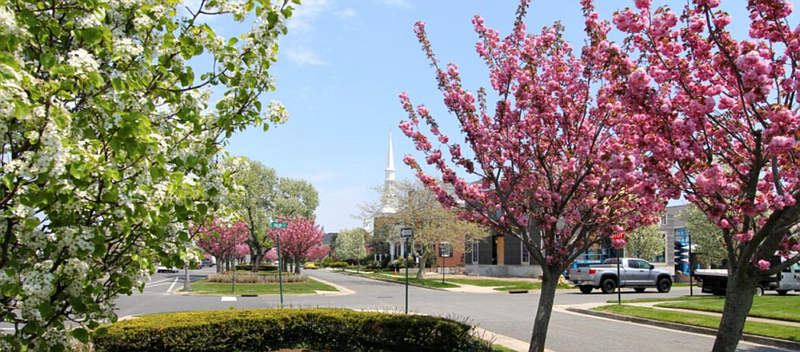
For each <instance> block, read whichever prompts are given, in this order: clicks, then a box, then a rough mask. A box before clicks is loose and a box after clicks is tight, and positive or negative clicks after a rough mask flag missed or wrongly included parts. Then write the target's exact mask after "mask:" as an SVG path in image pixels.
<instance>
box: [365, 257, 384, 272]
mask: <svg viewBox="0 0 800 352" xmlns="http://www.w3.org/2000/svg"><path fill="white" fill-rule="evenodd" d="M366 268H367V270H372V271H380V270H381V262H379V261H377V260H374V261H371V262H369V263H368V264H367V266H366Z"/></svg>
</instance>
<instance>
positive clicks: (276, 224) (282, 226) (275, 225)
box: [269, 222, 286, 229]
mask: <svg viewBox="0 0 800 352" xmlns="http://www.w3.org/2000/svg"><path fill="white" fill-rule="evenodd" d="M269 227H271V228H273V229H285V228H286V223H285V222H272V223H270V224H269Z"/></svg>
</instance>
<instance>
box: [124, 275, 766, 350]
mask: <svg viewBox="0 0 800 352" xmlns="http://www.w3.org/2000/svg"><path fill="white" fill-rule="evenodd" d="M211 272H213V269H204V270H195V271H192V272H191V279H192V281H197V280H201V279H203V278H204V277H205V276H206V275H208V274H209V273H211ZM305 274H308V275H309V276H311V277H314V278H318V279H321V280H324V281H326V282H329V283H333V284H336V285H339V286H343V287H345V288H347V289H349V290H351V291H353V293H350V294H343V295H285V296H284V304H285V306H287V307H321V308H350V309H366V310H384V311H397V312H402V311H403V310H404V287H403V286H402V285H398V284H393V283H385V282H380V281H375V280H370V279H365V278H361V277H355V276H350V275H344V274H339V273H333V272H330V271H327V270H315V271H306V272H305ZM182 288H183V273H179V274H156V275H154V276H153V277H152V279H151V281H150V282H149V283H148V284H147V286H146V288H145V291H144V292H143V293H137V294H134V295H131V296H124V297H120V298H119V299H118V300H117V309H118V310H117V313H118V315H119V316H120V317H126V316H132V315H139V314H149V313H159V312H174V311H189V310H222V309H230V308H231V307H233V308H235V309H257V308H276V307H278V306H279V302H280V301H279V297H278V295H268V296H259V297H239V296H235V297H233V296H228V297H221V296H211V295H185V294H182V293H181V292H180V290H181V289H182ZM697 292H698V290H695V293H697ZM688 294H689V289H688V288H683V287H680V288H673V290H672V291H671V292H670V293H668V294H660V293H656V292H655V290H653V292H651V293H648V292H645V293H642V294H637V293H634V292H633V291H630V292H625V291H623V299H632V298H639V297H676V296H683V295H688ZM615 297H616V296H614V295H604V294H601V293H599V292H597V291H595V292H594V293H592V294H588V295H586V294H582V293H580V292H579V291H577V290H562V291H559V293H558V294H557V295H556V302H555V303H556V306H557V308H556V309H555V310H554V312H553V316H552V319H551V322H550V330H549V332H548V342H547V346H548V349H550V350H552V351H555V352H567V351H585V350H597V349H600V350H604V351H618V352H625V351H631V352H639V351H651V352H662V351H663V352H673V351H681V352H695V351H696V352H701V351H709V350H711V346H712V344H713V340H714V339H713V337H712V336H706V335H698V334H693V333H686V332H680V331H674V330H667V329H661V328H657V327H652V326H645V325H639V324H633V323H627V322H620V321H614V320H606V319H601V318H595V317H589V316H585V315H580V314H576V313H572V312H567V311H565V310H563V309H560V308H559V307H564V306H568V305H577V304H582V303H590V302H605V301H606V300H609V299H613V298H615ZM538 299H539V295H538V293H536V291H532V293H528V294H515V295H512V294H508V293H500V292H498V293H465V292H448V291H441V290H432V289H426V288H419V287H410V288H409V306H410V308H409V309H410V310H411V311H414V312H417V313H421V314H431V315H439V316H445V317H454V318H457V319H462V320H468V321H470V322H471V323H472V324H474V325H477V326H479V327H481V328H483V329H486V330H489V331H492V332H495V333H498V334H502V335H505V336H509V337H511V338H514V339H518V340H522V341H529V340H530V334H531V329H532V326H533V318H534V315H535V312H536V305H537V302H538ZM739 351H748V352H772V351H781V349H776V348H772V347H765V346H759V345H754V344H748V343H741V344H740V347H739Z"/></svg>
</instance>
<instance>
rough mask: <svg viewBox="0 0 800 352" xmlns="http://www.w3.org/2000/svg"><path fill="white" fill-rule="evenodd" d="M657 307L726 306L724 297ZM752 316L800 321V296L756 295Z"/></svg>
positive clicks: (719, 308)
mask: <svg viewBox="0 0 800 352" xmlns="http://www.w3.org/2000/svg"><path fill="white" fill-rule="evenodd" d="M656 307H664V308H679V309H691V310H700V311H706V312H716V313H722V311H723V309H724V308H725V300H724V299H715V300H693V301H675V302H668V303H662V304H657V305H656ZM748 315H749V316H751V317H759V318H767V319H778V320H786V321H794V322H800V297H798V296H792V297H782V296H756V297H753V307H751V308H750V313H749V314H748Z"/></svg>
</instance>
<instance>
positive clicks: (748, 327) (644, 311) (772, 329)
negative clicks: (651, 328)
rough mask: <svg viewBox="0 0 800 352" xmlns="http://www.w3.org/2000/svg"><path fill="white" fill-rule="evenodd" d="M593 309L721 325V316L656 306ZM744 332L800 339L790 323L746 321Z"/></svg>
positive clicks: (714, 325)
mask: <svg viewBox="0 0 800 352" xmlns="http://www.w3.org/2000/svg"><path fill="white" fill-rule="evenodd" d="M592 310H595V311H600V312H607V313H613V314H619V315H625V316H631V317H638V318H645V319H651V320H658V321H665V322H670V323H678V324H686V325H694V326H701V327H706V328H711V329H717V328H718V327H719V320H720V318H719V317H714V316H710V315H703V314H692V313H686V312H675V311H668V310H663V309H656V308H647V307H637V306H629V305H624V304H623V305H608V306H602V307H597V308H593V309H592ZM744 333H746V334H751V335H759V336H766V337H772V338H777V339H783V340H792V341H800V328H799V327H794V326H788V325H780V324H769V323H761V322H746V323H745V325H744Z"/></svg>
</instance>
